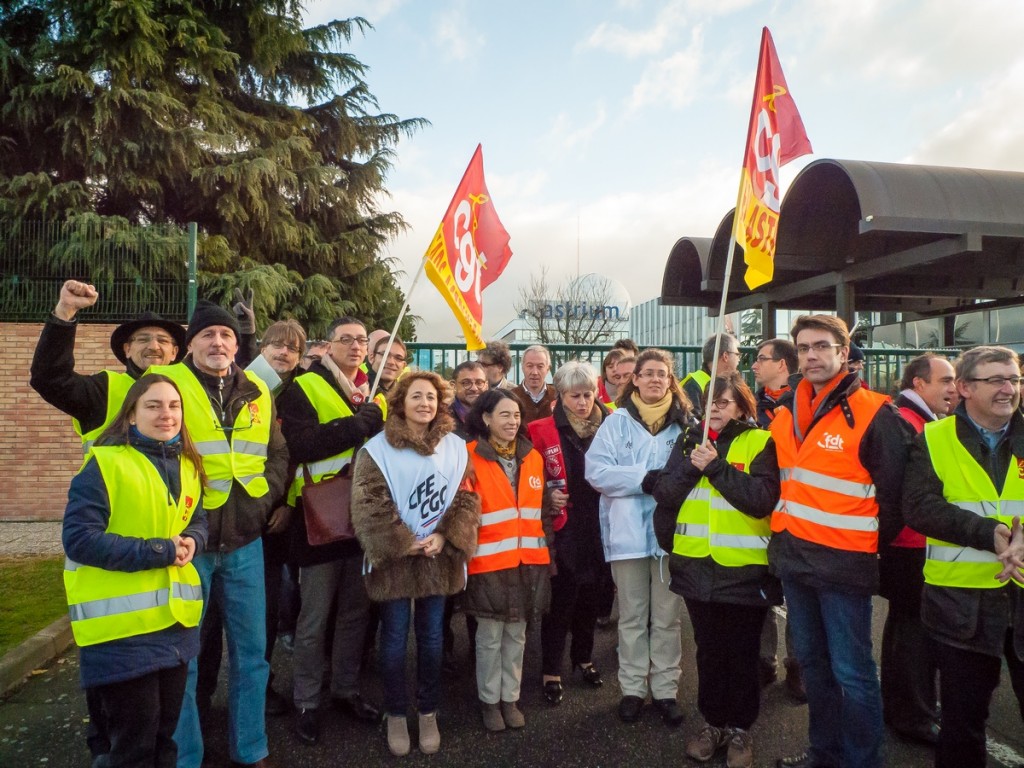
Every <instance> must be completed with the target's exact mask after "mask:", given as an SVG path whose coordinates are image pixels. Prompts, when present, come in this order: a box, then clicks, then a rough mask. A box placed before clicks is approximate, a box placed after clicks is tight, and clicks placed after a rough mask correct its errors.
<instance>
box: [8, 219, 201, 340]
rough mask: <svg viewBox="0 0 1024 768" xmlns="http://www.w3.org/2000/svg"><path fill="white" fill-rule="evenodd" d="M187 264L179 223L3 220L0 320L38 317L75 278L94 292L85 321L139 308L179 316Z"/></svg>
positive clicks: (122, 316) (183, 313) (184, 303)
mask: <svg viewBox="0 0 1024 768" xmlns="http://www.w3.org/2000/svg"><path fill="white" fill-rule="evenodd" d="M192 243H193V245H191V251H192V252H193V253H194V240H193V241H192ZM192 263H194V261H193V262H192ZM189 264H190V239H189V233H188V231H187V230H186V229H184V228H180V227H175V226H168V225H148V226H139V225H132V224H129V223H127V222H118V221H110V220H108V219H100V218H98V217H95V216H83V217H79V218H78V219H76V220H73V221H68V222H16V223H11V222H8V223H7V226H5V227H0V321H6V322H42V321H44V320H45V319H46V318H47V316H48V315H49V313H50V312H51V311H52V310H53V307H54V306H55V305H56V303H57V299H58V297H59V296H60V287H61V285H62V284H63V283H64V281H65V280H68V279H75V280H81V281H83V282H88V283H92V284H93V285H95V286H96V289H97V291H98V292H99V301H97V303H96V305H95V306H94V307H92V308H91V309H90V310H89V312H88V313H86V314H85V315H83V320H86V321H87V322H123V321H125V320H128V319H130V318H132V317H134V316H135V315H137V314H138V313H139V312H142V311H145V310H150V311H153V312H156V313H158V314H160V315H163V316H164V317H166V318H168V319H170V320H176V321H179V322H184V321H185V319H186V318H187V311H188V299H189V296H188V292H189V284H190V280H189V278H190V274H189V273H190V269H189Z"/></svg>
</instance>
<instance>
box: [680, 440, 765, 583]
mask: <svg viewBox="0 0 1024 768" xmlns="http://www.w3.org/2000/svg"><path fill="white" fill-rule="evenodd" d="M770 438H771V433H769V432H768V431H767V430H761V429H748V430H746V431H745V432H742V433H740V434H739V435H737V436H736V438H735V439H734V440H733V441H732V443H730V445H729V451H728V453H727V454H726V457H725V460H726V461H727V462H728V463H729V464H731V465H732V466H733V467H736V468H737V469H739V470H740V471H741V472H744V473H746V474H750V464H751V462H752V461H753V460H754V459H755V458H757V457H758V456H759V455H760V453H761V451H763V450H764V447H765V445H767V443H768V440H769V439H770ZM770 533H771V529H770V527H769V523H768V520H767V519H764V520H758V519H756V518H753V517H750V516H749V515H745V514H743V513H742V512H740V511H739V510H738V509H736V508H735V507H734V506H732V505H731V504H730V503H729V502H728V501H726V499H725V497H724V496H722V494H721V493H719V491H718V490H717V489H716V488H715V487H714V486H713V485H712V484H711V482H710V481H709V480H708V478H706V477H701V479H700V481H699V482H698V483H697V485H695V486H694V487H693V489H692V490H691V491H690V493H689V495H688V496H687V497H686V498H685V499H684V500H683V503H682V504H681V505H680V506H679V514H678V516H677V518H676V533H675V536H674V537H673V540H672V554H674V555H680V556H682V557H693V558H704V557H711V558H712V559H713V560H714V561H715V562H716V563H718V564H719V565H723V566H726V567H738V566H744V565H768V537H769V535H770Z"/></svg>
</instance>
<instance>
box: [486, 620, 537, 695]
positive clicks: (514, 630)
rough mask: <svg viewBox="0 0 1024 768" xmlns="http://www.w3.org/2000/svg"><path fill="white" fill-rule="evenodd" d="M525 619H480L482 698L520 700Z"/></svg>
mask: <svg viewBox="0 0 1024 768" xmlns="http://www.w3.org/2000/svg"><path fill="white" fill-rule="evenodd" d="M525 651H526V622H525V621H499V620H497V619H477V628H476V688H477V693H478V694H479V696H480V701H482V702H483V703H484V704H497V703H498V702H499V701H519V687H520V684H521V683H522V681H523V653H524V652H525Z"/></svg>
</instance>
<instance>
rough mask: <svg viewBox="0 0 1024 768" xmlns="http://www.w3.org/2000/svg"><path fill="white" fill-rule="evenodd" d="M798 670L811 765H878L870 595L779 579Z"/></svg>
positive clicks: (878, 700) (878, 767)
mask: <svg viewBox="0 0 1024 768" xmlns="http://www.w3.org/2000/svg"><path fill="white" fill-rule="evenodd" d="M782 588H783V590H784V591H785V593H786V604H787V606H788V610H787V615H788V619H789V627H790V629H791V630H792V634H793V646H794V649H795V650H796V656H797V659H798V660H799V661H800V668H801V670H802V671H803V675H804V685H805V686H806V688H807V705H808V715H809V720H810V725H809V728H808V737H809V741H810V749H809V750H808V752H809V754H810V756H811V760H812V762H813V763H814V765H821V766H835V767H838V766H843V768H881V766H882V764H883V761H882V739H883V735H884V729H883V727H882V694H881V689H880V688H879V684H878V671H877V669H876V667H875V661H874V659H873V658H872V656H871V596H870V595H856V594H850V593H847V592H839V591H836V590H828V589H816V588H814V587H809V586H807V585H805V584H800V583H797V582H794V581H791V580H787V579H783V581H782Z"/></svg>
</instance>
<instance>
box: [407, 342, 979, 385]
mask: <svg viewBox="0 0 1024 768" xmlns="http://www.w3.org/2000/svg"><path fill="white" fill-rule="evenodd" d="M529 346H530V344H528V343H519V344H515V343H513V344H509V348H510V351H511V353H512V370H510V371H509V374H508V377H509V380H510V381H512V382H515V383H518V382H519V380H520V376H521V371H522V366H521V363H522V356H523V351H524V350H526V348H527V347H529ZM545 346H546V347H547V349H548V351H549V352H550V353H551V370H552V372H554V371H555V370H556V369H557V368H558V366H560V365H561V364H562V363H564V362H566V361H568V360H580V361H582V362H585V363H590V364H591V365H593V366H594V370H595V371H598V373H599V374H600V370H601V361H602V360H603V359H604V356H605V355H606V354H607V353H608V350H610V349H611V345H610V344H600V345H597V344H595V345H586V344H548V345H545ZM662 349H665V350H667V351H669V352H671V353H672V355H673V357H674V358H675V361H676V367H675V372H676V375H677V376H678V377H679V378H682V377H683V376H685V375H686V374H687V373H689V372H690V371H694V370H697V369H698V368H700V365H701V348H700V346H695V345H683V346H663V347H662ZM407 350H408V352H409V357H410V358H411V359H410V362H411V364H413V365H415V366H416V367H417V368H420V369H423V370H431V371H436V372H437V373H439V374H441V375H442V376H444V377H445V378H451V376H452V371H453V369H454V368H455V366H456V365H458V364H459V363H461V362H463V361H464V360H472V359H476V353H475V352H467V351H466V348H465V347H462V346H459V345H458V344H431V343H421V342H409V344H408V345H407ZM740 351H741V352H742V354H743V356H742V358H741V359H740V370H741V371H742V373H743V375H744V376H745V377H746V379H747V382H748V383H749V384H750V385H751V386H754V374H753V373H752V372H751V370H750V368H751V366H752V365H753V363H754V358H755V356H756V354H757V352H756V347H740ZM863 351H864V357H865V358H866V360H865V365H864V378H865V380H866V381H867V382H868V386H870V387H871V388H872V389H873V390H875V391H877V392H885V393H890V394H891V393H895V392H896V391H898V389H899V383H900V378H901V376H902V375H903V365H904V364H905V363H906V362H907V361H908V360H910V359H911V358H914V357H917V356H918V355H920V354H921V353H923V352H926V351H927V352H934V353H935V354H938V355H948V356H949V357H950V358H951V359H952V358H954V357H956V355H957V354H959V350H956V349H927V350H924V349H895V348H893V349H865V350H863Z"/></svg>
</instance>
